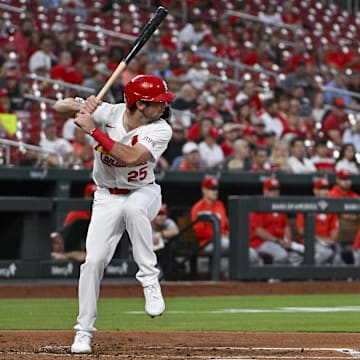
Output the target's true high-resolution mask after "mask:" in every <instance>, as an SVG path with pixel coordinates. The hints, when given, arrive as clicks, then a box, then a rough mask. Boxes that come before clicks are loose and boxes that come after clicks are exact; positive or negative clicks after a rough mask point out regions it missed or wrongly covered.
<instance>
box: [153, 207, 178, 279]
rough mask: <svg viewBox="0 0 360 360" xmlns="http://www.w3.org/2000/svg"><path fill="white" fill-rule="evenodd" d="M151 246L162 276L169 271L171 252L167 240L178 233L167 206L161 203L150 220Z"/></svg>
mask: <svg viewBox="0 0 360 360" xmlns="http://www.w3.org/2000/svg"><path fill="white" fill-rule="evenodd" d="M151 228H152V234H153V248H154V251H155V252H156V256H157V258H158V265H159V267H160V271H161V272H162V274H163V277H165V278H166V276H167V274H168V273H169V272H170V271H171V268H172V264H171V253H170V249H169V247H167V246H166V245H167V243H168V241H169V240H170V239H171V238H173V237H174V236H176V235H177V234H178V233H179V227H178V225H177V224H176V222H175V221H174V220H173V219H171V218H170V217H169V216H168V207H167V205H166V204H165V203H163V204H161V207H160V210H159V212H158V213H157V215H156V216H155V218H154V219H153V221H152V222H151Z"/></svg>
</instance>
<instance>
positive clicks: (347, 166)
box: [335, 143, 360, 175]
mask: <svg viewBox="0 0 360 360" xmlns="http://www.w3.org/2000/svg"><path fill="white" fill-rule="evenodd" d="M342 169H343V170H349V171H351V172H352V173H353V174H354V175H357V174H360V163H359V161H358V160H357V157H356V150H355V146H354V145H353V144H352V143H346V144H344V145H343V146H341V148H340V151H339V156H338V158H337V159H336V163H335V170H336V171H339V170H342Z"/></svg>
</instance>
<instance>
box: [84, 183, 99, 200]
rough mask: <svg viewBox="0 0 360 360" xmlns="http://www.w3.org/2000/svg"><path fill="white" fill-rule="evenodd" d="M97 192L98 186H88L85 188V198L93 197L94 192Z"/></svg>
mask: <svg viewBox="0 0 360 360" xmlns="http://www.w3.org/2000/svg"><path fill="white" fill-rule="evenodd" d="M95 190H96V185H95V184H92V183H91V184H87V185H86V186H85V188H84V196H85V197H92V196H93V194H94V192H95Z"/></svg>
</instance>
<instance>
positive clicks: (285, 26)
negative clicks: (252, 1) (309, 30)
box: [223, 10, 301, 46]
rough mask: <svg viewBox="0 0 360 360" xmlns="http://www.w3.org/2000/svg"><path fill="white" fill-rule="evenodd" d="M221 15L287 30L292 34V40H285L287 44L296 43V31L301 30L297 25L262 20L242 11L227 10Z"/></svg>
mask: <svg viewBox="0 0 360 360" xmlns="http://www.w3.org/2000/svg"><path fill="white" fill-rule="evenodd" d="M223 16H224V17H226V16H236V17H239V18H240V19H244V20H248V21H253V22H259V23H262V24H263V25H264V26H270V27H274V28H280V29H286V30H289V31H291V32H292V33H293V35H294V42H291V41H286V43H287V44H289V45H293V46H295V45H296V43H297V42H298V38H299V34H298V32H299V31H300V30H301V29H300V28H299V27H298V26H294V25H288V24H283V23H280V24H278V23H276V22H264V21H263V20H261V19H260V18H259V17H258V16H254V15H250V14H244V13H242V12H238V11H233V10H227V11H226V12H225V14H224V15H223Z"/></svg>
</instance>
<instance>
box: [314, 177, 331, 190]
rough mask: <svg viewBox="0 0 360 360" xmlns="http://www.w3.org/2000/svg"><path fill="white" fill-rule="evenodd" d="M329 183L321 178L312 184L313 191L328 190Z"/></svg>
mask: <svg viewBox="0 0 360 360" xmlns="http://www.w3.org/2000/svg"><path fill="white" fill-rule="evenodd" d="M329 187H330V183H329V180H328V179H325V178H321V179H317V180H316V181H315V182H314V189H329Z"/></svg>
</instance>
